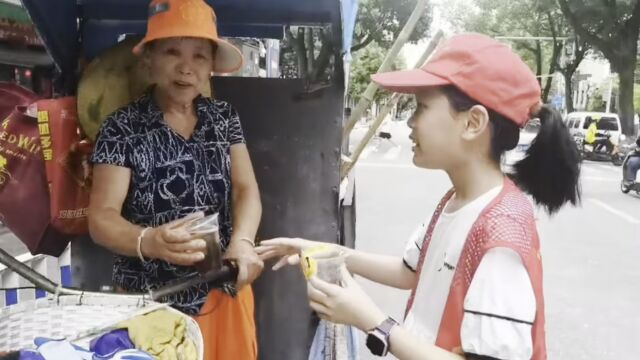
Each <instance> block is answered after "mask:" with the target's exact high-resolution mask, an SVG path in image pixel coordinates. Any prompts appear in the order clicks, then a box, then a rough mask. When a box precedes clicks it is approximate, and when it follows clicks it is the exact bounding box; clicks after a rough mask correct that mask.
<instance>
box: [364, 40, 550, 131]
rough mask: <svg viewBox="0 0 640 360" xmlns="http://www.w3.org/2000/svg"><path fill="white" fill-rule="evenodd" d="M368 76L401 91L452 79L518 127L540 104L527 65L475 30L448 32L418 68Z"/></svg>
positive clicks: (457, 85) (416, 89) (439, 84)
mask: <svg viewBox="0 0 640 360" xmlns="http://www.w3.org/2000/svg"><path fill="white" fill-rule="evenodd" d="M372 78H373V81H374V82H376V83H378V84H379V85H380V86H382V87H383V88H385V89H387V90H391V91H395V92H401V93H416V92H418V91H420V90H421V89H424V88H427V87H433V86H444V85H454V86H455V87H456V88H458V89H459V90H461V91H462V92H464V93H465V94H467V95H468V96H470V97H471V98H473V99H474V100H476V101H478V102H479V103H481V104H483V105H484V106H486V107H488V108H490V109H492V110H494V111H496V112H498V113H499V114H501V115H503V116H506V117H507V118H508V119H510V120H511V121H513V122H515V123H516V124H518V126H520V127H523V126H524V125H525V124H526V123H527V122H528V121H529V119H530V118H531V117H532V114H535V113H537V110H539V108H540V84H539V83H538V81H537V80H536V77H535V75H533V73H532V72H531V69H529V67H528V66H527V65H526V64H525V63H524V62H523V61H522V59H520V57H519V56H518V55H516V54H515V53H514V52H513V51H511V49H510V48H509V47H508V46H506V45H505V44H503V43H500V42H499V41H497V40H495V39H492V38H490V37H488V36H485V35H481V34H462V35H457V36H453V37H451V38H450V39H449V40H447V41H445V42H444V43H442V45H441V46H440V47H439V48H438V50H437V51H436V52H435V53H434V54H433V56H432V57H431V58H430V59H429V61H427V62H426V63H425V64H424V65H423V66H422V68H420V69H414V70H405V71H395V72H388V73H381V74H376V75H373V76H372Z"/></svg>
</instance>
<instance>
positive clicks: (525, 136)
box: [502, 119, 540, 172]
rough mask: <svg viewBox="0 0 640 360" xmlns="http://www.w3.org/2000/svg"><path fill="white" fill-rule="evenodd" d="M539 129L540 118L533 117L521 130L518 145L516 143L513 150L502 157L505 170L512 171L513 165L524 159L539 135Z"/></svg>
mask: <svg viewBox="0 0 640 360" xmlns="http://www.w3.org/2000/svg"><path fill="white" fill-rule="evenodd" d="M538 131H540V120H539V119H532V120H531V121H529V123H528V124H527V125H526V126H525V127H524V128H523V129H522V130H520V140H518V145H516V147H515V148H514V149H513V150H510V151H508V152H507V153H506V154H505V156H504V158H503V159H502V166H503V169H504V170H505V171H507V172H508V171H510V169H511V168H512V167H513V165H515V164H516V163H517V162H518V161H520V160H522V159H524V157H525V156H526V154H527V150H529V147H530V146H531V143H532V142H533V139H535V138H536V136H537V135H538Z"/></svg>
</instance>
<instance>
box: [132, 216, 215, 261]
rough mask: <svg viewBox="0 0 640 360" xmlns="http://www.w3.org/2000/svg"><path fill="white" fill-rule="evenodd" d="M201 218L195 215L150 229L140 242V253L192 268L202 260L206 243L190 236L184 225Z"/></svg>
mask: <svg viewBox="0 0 640 360" xmlns="http://www.w3.org/2000/svg"><path fill="white" fill-rule="evenodd" d="M203 216H204V214H202V213H195V214H192V215H189V216H186V217H184V218H182V219H178V220H175V221H172V222H170V223H167V224H165V225H162V226H160V227H157V228H153V229H151V230H150V231H149V232H148V233H147V234H146V235H145V237H144V239H143V241H142V245H141V246H142V253H143V254H144V256H147V257H151V258H154V259H161V260H164V261H166V262H168V263H171V264H174V265H182V266H192V265H195V264H196V263H197V262H200V261H202V260H204V257H205V254H206V252H207V243H206V242H205V241H204V240H203V239H202V238H201V235H191V234H190V233H189V232H188V231H187V230H186V229H185V225H186V224H188V223H189V222H191V221H193V220H195V219H198V218H201V217H203Z"/></svg>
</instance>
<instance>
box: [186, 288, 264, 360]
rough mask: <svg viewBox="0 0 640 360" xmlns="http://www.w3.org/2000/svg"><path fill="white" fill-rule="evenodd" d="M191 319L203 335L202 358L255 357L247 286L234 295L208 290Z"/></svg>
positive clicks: (248, 359)
mask: <svg viewBox="0 0 640 360" xmlns="http://www.w3.org/2000/svg"><path fill="white" fill-rule="evenodd" d="M194 319H195V320H196V321H197V322H198V325H200V330H201V331H202V336H203V337H204V358H205V360H226V359H234V360H235V359H238V360H240V359H241V360H255V359H257V358H258V340H257V337H256V324H255V319H254V301H253V291H252V290H251V286H246V287H245V288H244V289H242V290H241V291H240V292H239V293H238V296H237V297H236V298H235V299H234V298H231V297H230V296H228V295H226V294H224V293H222V292H221V291H218V290H213V291H211V292H210V293H209V296H208V297H207V302H206V303H205V304H204V306H203V307H202V309H201V310H200V315H198V316H195V317H194Z"/></svg>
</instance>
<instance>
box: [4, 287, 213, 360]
mask: <svg viewBox="0 0 640 360" xmlns="http://www.w3.org/2000/svg"><path fill="white" fill-rule="evenodd" d="M159 309H164V310H168V311H172V312H175V313H177V314H180V315H181V316H183V317H184V318H185V322H186V330H187V331H186V336H187V338H188V339H190V340H192V341H193V343H194V344H195V346H196V349H197V353H198V359H200V360H202V359H203V358H204V341H203V338H202V333H201V332H200V327H199V326H198V323H197V322H196V321H195V320H194V319H193V318H191V317H190V316H188V315H185V314H183V313H181V312H179V311H178V310H175V309H172V308H171V307H169V306H167V305H166V304H160V303H157V302H153V301H151V300H149V299H148V298H146V297H144V296H131V295H113V294H95V293H92V294H85V295H61V296H50V297H47V298H42V299H37V300H31V301H26V302H22V303H19V304H16V305H12V306H9V307H6V308H3V309H0V352H1V351H12V350H21V349H31V348H34V343H33V340H34V339H35V338H36V337H47V338H53V339H67V340H69V341H71V342H72V343H74V344H76V345H79V346H82V347H84V348H87V349H88V348H89V342H90V341H91V339H93V338H95V337H97V336H99V335H101V334H103V333H105V332H108V331H111V330H113V329H114V327H115V326H116V325H117V324H118V323H120V322H122V321H124V320H127V319H131V318H133V317H136V316H139V315H143V314H147V313H150V312H152V311H155V310H159Z"/></svg>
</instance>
